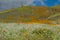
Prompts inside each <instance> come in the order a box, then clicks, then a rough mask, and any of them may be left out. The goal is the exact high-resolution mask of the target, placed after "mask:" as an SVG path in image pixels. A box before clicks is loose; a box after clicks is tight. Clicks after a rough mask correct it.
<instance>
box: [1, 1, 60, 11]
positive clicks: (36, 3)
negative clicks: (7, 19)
mask: <svg viewBox="0 0 60 40" xmlns="http://www.w3.org/2000/svg"><path fill="white" fill-rule="evenodd" d="M22 5H24V6H27V5H32V6H55V5H60V0H0V10H6V9H10V8H15V7H20V6H22Z"/></svg>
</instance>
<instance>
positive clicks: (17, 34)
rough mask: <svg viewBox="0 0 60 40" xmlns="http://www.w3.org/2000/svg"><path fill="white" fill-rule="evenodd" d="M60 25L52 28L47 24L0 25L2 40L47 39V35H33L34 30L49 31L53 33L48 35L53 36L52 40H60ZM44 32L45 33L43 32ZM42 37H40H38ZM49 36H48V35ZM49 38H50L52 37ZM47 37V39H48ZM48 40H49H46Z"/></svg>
mask: <svg viewBox="0 0 60 40" xmlns="http://www.w3.org/2000/svg"><path fill="white" fill-rule="evenodd" d="M59 28H60V25H56V26H50V25H47V24H38V23H36V24H16V23H8V24H5V23H0V38H1V39H3V40H40V39H41V37H42V39H43V38H45V36H43V35H46V33H45V32H44V34H41V35H40V34H35V33H34V34H32V33H33V31H34V30H36V29H37V30H39V29H48V30H50V31H52V33H53V35H52V34H49V33H50V32H48V35H50V36H52V38H53V39H51V40H60V38H59V37H60V29H59ZM39 31H40V30H39ZM42 32H43V31H42ZM38 35H40V36H38ZM46 36H47V35H46ZM50 36H48V37H50ZM48 37H47V38H48ZM44 40H45V39H44ZM46 40H48V39H46Z"/></svg>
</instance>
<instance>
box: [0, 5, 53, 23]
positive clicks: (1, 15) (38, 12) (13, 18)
mask: <svg viewBox="0 0 60 40" xmlns="http://www.w3.org/2000/svg"><path fill="white" fill-rule="evenodd" d="M51 8H52V7H51ZM51 8H50V7H44V6H41V7H40V6H23V7H20V8H15V9H10V10H6V11H3V12H0V22H5V23H7V22H19V23H20V22H22V23H23V22H42V23H47V22H48V23H51V22H52V21H51V20H47V19H48V17H49V16H50V15H52V14H53V15H54V13H52V12H53V11H51V10H50V9H51ZM53 8H54V7H53ZM41 20H43V21H41Z"/></svg>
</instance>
